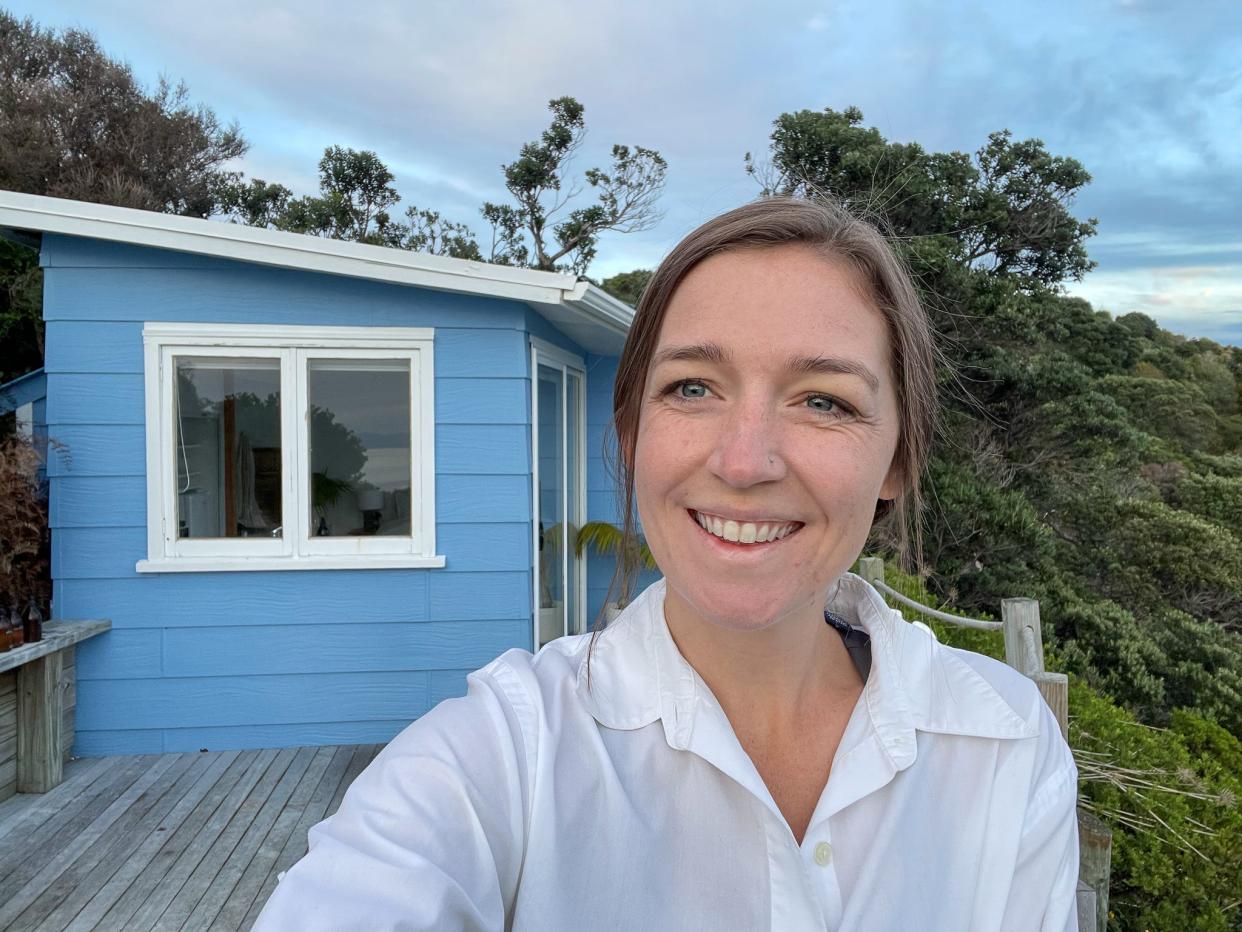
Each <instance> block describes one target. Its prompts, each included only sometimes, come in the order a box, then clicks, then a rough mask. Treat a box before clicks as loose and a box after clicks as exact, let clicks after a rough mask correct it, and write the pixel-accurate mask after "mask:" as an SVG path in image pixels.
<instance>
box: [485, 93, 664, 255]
mask: <svg viewBox="0 0 1242 932" xmlns="http://www.w3.org/2000/svg"><path fill="white" fill-rule="evenodd" d="M548 109H549V110H551V111H552V122H551V124H550V125H549V126H548V128H547V129H545V130H544V131H543V133H542V135H541V136H540V138H539V140H538V141H537V142H528V143H526V144H525V145H524V146H522V148H521V151H520V152H519V153H518V157H517V159H516V160H514V161H513V162H510V163H509V164H508V165H504V166H502V169H503V171H504V176H505V187H506V188H507V189H508V190H509V194H510V195H511V196H512V198H513V200H514V202H515V203H514V205H507V204H491V203H487V204H484V205H483V217H484V219H485V220H487V222H488V223H489V224H491V226H492V248H491V254H490V256H489V257H488V261H490V262H498V263H501V264H504V265H530V266H531V267H532V268H536V269H543V270H545V271H549V272H552V271H572V272H576V273H577V274H579V275H581V274H584V273H585V272H586V269H587V267H588V266H589V265H590V264H591V260H592V259H594V258H595V253H596V249H597V246H598V242H599V235H600V234H601V233H604V232H606V231H608V230H613V231H616V232H619V233H636V232H639V231H641V230H648V229H650V228H651V227H652V226H654V225H655V223H656V222H657V221H658V220H659V218H660V214H659V213H658V212H657V210H656V206H655V205H656V199H657V198H658V197H659V194H660V191H661V189H662V188H663V187H664V177H665V174H666V172H667V170H668V165H667V163H666V162H665V161H664V159H663V158H662V157H661V155H660V153H658V152H656V151H655V150H653V149H645V148H643V147H642V146H635V147H633V148H631V147H630V146H623V145H614V146H613V147H612V166H611V167H610V168H609V169H607V170H605V169H601V168H590V169H587V171H586V172H584V173H583V177H584V179H585V180H586V183H587V184H588V185H589V186H590V187H591V189H592V190H593V191H594V193H595V195H596V198H597V200H596V202H595V203H593V204H588V205H587V206H585V207H578V208H575V209H573V210H571V211H570V212H569V213H568V214H566V215H565V216H564V218H563V219H560V220H559V221H557V220H555V219H554V218H555V217H556V215H557V214H559V213H560V211H561V210H562V208H564V207H566V206H567V204H568V201H569V200H570V199H571V197H572V194H566V193H565V190H564V189H565V188H566V186H567V181H568V167H569V163H570V161H571V159H572V158H573V156H574V154H575V153H576V152H577V151H578V149H579V148H580V147H581V145H582V141H583V138H584V136H585V134H586V119H585V117H584V108H583V106H582V104H580V103H579V102H578V101H576V100H575V99H574V98H572V97H558V98H556V99H555V100H551V101H549V102H548Z"/></svg>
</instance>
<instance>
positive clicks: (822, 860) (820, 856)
mask: <svg viewBox="0 0 1242 932" xmlns="http://www.w3.org/2000/svg"><path fill="white" fill-rule="evenodd" d="M831 861H832V845H830V844H828V842H826V841H821V842H820V843H819V844H818V845H816V846H815V863H816V864H818V865H819V866H820V867H827V866H828V864H829V862H831Z"/></svg>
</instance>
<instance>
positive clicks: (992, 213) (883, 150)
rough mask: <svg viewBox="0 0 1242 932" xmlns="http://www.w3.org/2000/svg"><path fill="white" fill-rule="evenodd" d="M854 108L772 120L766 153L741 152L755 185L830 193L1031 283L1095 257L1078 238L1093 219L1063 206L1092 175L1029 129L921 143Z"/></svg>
mask: <svg viewBox="0 0 1242 932" xmlns="http://www.w3.org/2000/svg"><path fill="white" fill-rule="evenodd" d="M862 121H863V115H862V111H860V110H858V109H857V108H856V107H849V108H847V109H845V110H843V111H836V110H832V109H831V108H829V109H825V110H824V111H822V112H816V111H812V110H801V111H798V112H797V113H786V114H782V115H781V116H780V117H778V118H777V119H776V121H775V123H774V129H773V131H772V136H771V153H770V158H771V161H770V163H769V164H768V165H767V166H760V165H759V164H758V163H757V162H756V161H755V160H754V159H753V158H751V156H750V155H749V154H748V155H747V156H746V167H747V171H749V172H751V173H752V174H753V175H756V176H757V177H759V178H760V181H761V182H762V184H763V187H764V190H765V191H768V192H774V193H784V194H801V195H812V194H816V193H830V194H833V195H836V196H837V197H840V198H842V199H844V200H845V201H847V202H848V203H850V204H851V205H853V206H854V207H856V208H858V209H860V210H862V211H863V212H864V213H866V214H869V215H872V216H876V217H878V218H879V219H880V220H881V222H882V223H884V224H885V225H886V226H887V227H888V228H889V229H890V230H892V232H893V233H895V234H897V235H898V236H901V237H912V236H917V237H929V238H934V239H937V240H939V241H940V243H941V248H946V249H947V251H948V253H949V254H950V255H951V256H952V258H953V259H954V260H955V261H956V262H957V263H958V264H960V265H962V266H966V267H970V268H980V269H985V270H987V271H988V272H989V273H991V274H993V275H997V276H1012V277H1014V278H1017V279H1022V280H1025V281H1029V282H1032V283H1044V284H1055V283H1058V282H1061V281H1063V280H1065V279H1080V278H1082V276H1083V275H1084V274H1085V273H1086V272H1087V271H1089V270H1090V269H1091V268H1092V267H1093V265H1094V263H1093V262H1091V261H1090V260H1089V259H1088V258H1087V251H1086V247H1085V245H1084V241H1085V240H1086V238H1087V237H1089V236H1092V235H1094V233H1095V227H1096V221H1095V220H1087V221H1080V220H1077V219H1075V218H1074V217H1073V216H1072V215H1071V214H1070V212H1069V209H1068V207H1067V205H1068V204H1069V203H1071V202H1072V201H1073V199H1074V197H1075V195H1076V194H1077V193H1078V191H1079V190H1080V189H1081V188H1082V187H1083V186H1084V185H1086V184H1087V183H1088V182H1089V181H1090V180H1091V176H1090V175H1089V174H1088V173H1087V171H1086V169H1084V168H1083V167H1082V165H1081V164H1080V163H1079V162H1077V161H1076V160H1074V159H1071V158H1064V157H1060V156H1054V155H1051V154H1050V153H1049V152H1048V151H1047V150H1046V149H1045V148H1044V144H1043V143H1042V142H1041V141H1039V140H1038V139H1027V140H1022V141H1014V139H1013V137H1012V134H1010V132H1009V131H1008V130H1002V131H1000V132H995V133H992V134H991V135H989V136H988V141H987V143H986V144H985V145H983V146H982V147H981V148H980V149H978V151H976V152H975V153H974V156H973V157H972V156H970V155H967V154H965V153H961V152H947V153H929V152H927V151H925V150H924V149H923V148H922V147H921V146H919V145H918V144H917V143H894V142H889V141H888V140H886V139H885V138H884V137H883V136H882V135H881V134H880V132H879V131H878V130H876V129H875V128H874V127H872V128H867V127H864V126H863V125H862Z"/></svg>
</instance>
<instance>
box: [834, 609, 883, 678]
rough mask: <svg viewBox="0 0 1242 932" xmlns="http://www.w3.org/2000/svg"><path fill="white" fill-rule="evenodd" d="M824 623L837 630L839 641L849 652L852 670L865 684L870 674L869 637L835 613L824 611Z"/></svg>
mask: <svg viewBox="0 0 1242 932" xmlns="http://www.w3.org/2000/svg"><path fill="white" fill-rule="evenodd" d="M824 621H826V622H828V624H830V625H832V626H833V627H834V628H836V629H837V633H839V634H840V635H841V640H842V641H844V642H845V649H846V650H848V651H849V652H850V659H851V660H853V661H854V669H856V670H857V671H858V675H859V676H861V677H862V681H863V682H864V683H865V682H867V676H868V674H870V673H871V635H869V634H868V633H867V632H866V631H864V630H863V629H862V628H855V627H854V626H853V625H852V624H850V623H849V622H848V621H846V620H845V619H844V618H842V617H841V616H840V615H838V614H837V613H836V612H830V611H828V610H826V609H825V610H824Z"/></svg>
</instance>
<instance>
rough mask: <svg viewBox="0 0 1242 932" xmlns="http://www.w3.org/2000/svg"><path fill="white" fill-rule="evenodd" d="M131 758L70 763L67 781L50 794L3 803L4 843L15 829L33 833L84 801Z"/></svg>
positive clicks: (20, 796) (1, 835)
mask: <svg viewBox="0 0 1242 932" xmlns="http://www.w3.org/2000/svg"><path fill="white" fill-rule="evenodd" d="M130 759H131V758H128V757H96V758H92V759H89V760H76V761H70V762H69V763H68V764H66V765H65V781H64V782H63V783H61V784H60V786H57V787H53V788H52V789H50V790H48V791H47V792H46V793H18V794H17V795H16V796H10V797H9V798H8V799H6V800H5V801H4V802H2V803H0V839H3V838H5V837H7V836H8V835H10V834H12V833H13V831H14V830H15V829H21V831H22V832H31V831H34V830H35V829H36V828H38V827H39V826H40V825H42V824H43V823H44V822H45V821H46V820H47V819H48V817H50V816H53V815H55V814H57V813H58V812H63V811H64V810H65V807H66V805H67V804H69V803H70V802H72V801H73V800H76V799H79V798H81V797H82V796H83V795H84V794H86V793H88V792H89V791H90V788H91V787H92V786H93V785H94V784H95V783H96V781H98V780H102V779H109V778H110V775H111V774H112V771H113V770H114V769H116V768H118V767H121V766H124V764H125V763H126V762H127V761H129V760H130Z"/></svg>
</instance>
